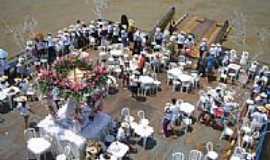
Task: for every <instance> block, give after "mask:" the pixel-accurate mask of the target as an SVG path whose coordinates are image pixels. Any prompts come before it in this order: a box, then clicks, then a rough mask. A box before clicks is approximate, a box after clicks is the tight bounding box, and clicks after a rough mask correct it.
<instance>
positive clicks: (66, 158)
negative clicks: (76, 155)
mask: <svg viewBox="0 0 270 160" xmlns="http://www.w3.org/2000/svg"><path fill="white" fill-rule="evenodd" d="M70 159H72V157H71V146H70V144H67V145H66V146H65V147H64V152H63V153H62V154H59V155H57V156H56V160H70Z"/></svg>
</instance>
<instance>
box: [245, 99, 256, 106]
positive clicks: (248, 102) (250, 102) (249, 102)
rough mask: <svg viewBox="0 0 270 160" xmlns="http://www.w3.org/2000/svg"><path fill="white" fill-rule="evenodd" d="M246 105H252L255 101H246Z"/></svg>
mask: <svg viewBox="0 0 270 160" xmlns="http://www.w3.org/2000/svg"><path fill="white" fill-rule="evenodd" d="M246 103H247V104H248V105H252V104H254V101H253V100H251V99H248V100H246Z"/></svg>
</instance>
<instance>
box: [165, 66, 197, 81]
mask: <svg viewBox="0 0 270 160" xmlns="http://www.w3.org/2000/svg"><path fill="white" fill-rule="evenodd" d="M167 73H168V74H169V75H171V76H173V77H174V78H176V79H178V80H180V81H181V82H192V80H193V78H192V76H191V75H188V74H185V73H183V71H182V70H181V69H180V68H173V69H170V70H168V71H167Z"/></svg>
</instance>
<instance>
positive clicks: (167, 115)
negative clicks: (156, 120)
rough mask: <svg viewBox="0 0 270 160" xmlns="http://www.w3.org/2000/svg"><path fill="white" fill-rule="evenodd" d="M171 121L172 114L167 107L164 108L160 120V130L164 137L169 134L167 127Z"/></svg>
mask: <svg viewBox="0 0 270 160" xmlns="http://www.w3.org/2000/svg"><path fill="white" fill-rule="evenodd" d="M171 119H172V112H171V110H170V108H169V107H167V108H165V114H164V117H163V120H162V129H163V134H164V136H165V137H169V136H170V133H169V129H168V127H169V125H170V123H171Z"/></svg>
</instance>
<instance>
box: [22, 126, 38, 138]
mask: <svg viewBox="0 0 270 160" xmlns="http://www.w3.org/2000/svg"><path fill="white" fill-rule="evenodd" d="M24 136H25V138H26V140H29V139H31V138H36V137H37V133H36V130H35V129H34V128H28V129H26V130H24Z"/></svg>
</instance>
